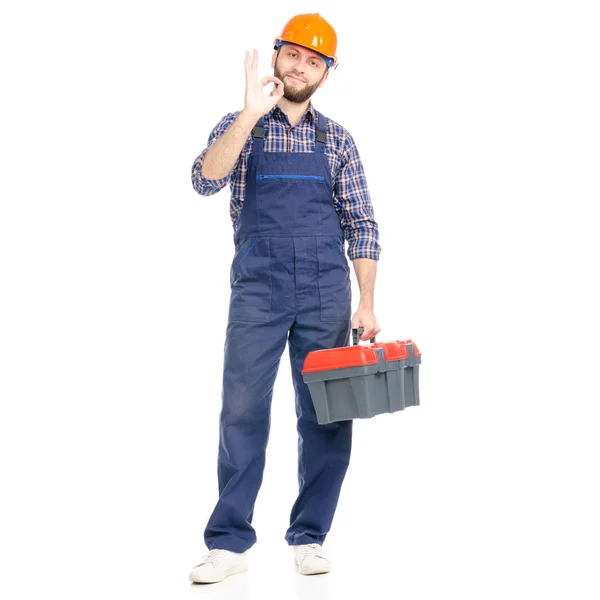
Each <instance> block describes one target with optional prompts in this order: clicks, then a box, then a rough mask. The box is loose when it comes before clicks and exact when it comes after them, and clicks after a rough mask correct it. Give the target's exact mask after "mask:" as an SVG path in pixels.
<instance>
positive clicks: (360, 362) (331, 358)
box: [302, 344, 408, 373]
mask: <svg viewBox="0 0 600 600" xmlns="http://www.w3.org/2000/svg"><path fill="white" fill-rule="evenodd" d="M376 346H378V344H364V345H362V344H360V345H358V346H343V347H342V348H330V349H327V350H313V351H312V352H309V353H308V354H307V355H306V359H305V360H304V368H303V369H302V372H303V373H314V372H315V371H331V370H333V369H345V368H347V367H364V366H365V365H376V364H377V363H378V358H377V352H376V351H375V347H376ZM407 356H408V355H407Z"/></svg>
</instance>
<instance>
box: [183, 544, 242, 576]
mask: <svg viewBox="0 0 600 600" xmlns="http://www.w3.org/2000/svg"><path fill="white" fill-rule="evenodd" d="M247 570H248V558H247V556H246V553H245V552H244V553H242V554H240V553H238V552H231V551H230V550H217V549H215V550H211V551H210V552H209V553H208V554H207V555H206V556H204V557H203V558H202V560H201V561H200V564H199V565H196V566H195V567H194V568H193V569H192V572H191V573H190V581H193V582H194V583H216V582H217V581H223V579H225V577H229V575H235V574H236V573H243V572H244V571H247Z"/></svg>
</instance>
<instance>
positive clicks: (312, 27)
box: [275, 13, 338, 69]
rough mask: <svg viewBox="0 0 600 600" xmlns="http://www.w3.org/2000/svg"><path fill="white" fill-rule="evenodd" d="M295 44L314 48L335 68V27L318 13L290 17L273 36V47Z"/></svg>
mask: <svg viewBox="0 0 600 600" xmlns="http://www.w3.org/2000/svg"><path fill="white" fill-rule="evenodd" d="M286 42H287V43H288V44H296V45H297V46H302V47H304V48H308V49H309V50H314V51H315V52H317V54H320V55H321V56H323V58H324V59H325V62H326V63H327V64H328V65H329V66H330V67H332V68H334V69H335V67H336V66H337V62H338V60H337V56H336V55H335V50H336V48H337V35H336V33H335V29H334V28H333V27H332V26H331V25H330V24H329V23H328V22H327V21H326V20H325V19H324V18H323V17H322V16H321V15H320V14H319V13H308V14H305V15H296V16H295V17H292V18H291V19H290V20H289V21H288V22H287V23H286V24H285V25H284V27H283V30H282V31H281V35H280V36H279V37H276V38H275V48H278V47H279V46H281V45H283V44H285V43H286Z"/></svg>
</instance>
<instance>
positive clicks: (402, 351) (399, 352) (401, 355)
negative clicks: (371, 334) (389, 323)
mask: <svg viewBox="0 0 600 600" xmlns="http://www.w3.org/2000/svg"><path fill="white" fill-rule="evenodd" d="M373 346H375V347H376V348H383V354H384V355H385V360H386V361H388V360H405V359H407V358H408V357H409V354H408V350H407V349H406V342H400V341H398V340H396V341H394V342H377V343H375V344H373Z"/></svg>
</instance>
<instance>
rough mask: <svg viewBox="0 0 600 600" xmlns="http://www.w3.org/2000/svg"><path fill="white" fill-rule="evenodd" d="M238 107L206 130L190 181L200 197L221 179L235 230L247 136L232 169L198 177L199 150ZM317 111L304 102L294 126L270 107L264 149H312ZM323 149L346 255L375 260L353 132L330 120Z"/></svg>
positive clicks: (375, 238)
mask: <svg viewBox="0 0 600 600" xmlns="http://www.w3.org/2000/svg"><path fill="white" fill-rule="evenodd" d="M238 114H239V111H238V112H233V113H229V114H227V115H225V116H224V117H223V118H222V119H221V120H220V121H219V123H218V124H217V126H216V127H215V128H214V129H213V131H212V132H211V134H210V136H209V138H208V146H207V148H205V149H204V150H203V151H202V153H201V154H200V156H198V158H196V160H195V161H194V164H193V166H192V184H193V186H194V189H195V190H196V191H197V192H198V193H199V194H202V195H203V196H210V195H212V194H216V193H217V192H218V191H219V190H221V189H223V187H225V185H226V184H229V185H230V187H231V201H230V205H229V212H230V215H231V220H232V222H233V227H234V230H235V227H236V222H237V218H238V216H239V214H240V211H241V210H242V204H243V202H244V197H245V193H246V173H247V170H248V156H249V154H250V153H251V152H252V145H253V140H252V136H251V135H250V136H248V139H247V141H246V144H245V145H244V147H243V148H242V151H241V153H240V155H239V157H238V159H237V162H236V164H235V165H234V167H233V169H232V170H231V173H229V175H228V176H226V177H224V178H223V179H206V178H205V177H203V176H202V161H203V160H204V155H205V154H206V152H207V151H208V148H210V146H211V144H213V143H214V142H215V141H216V140H217V139H218V138H219V137H221V135H223V133H224V132H225V131H226V130H227V129H228V128H229V127H230V126H231V124H232V123H233V122H234V121H235V119H236V117H237V116H238ZM315 117H316V115H315V113H314V109H313V106H312V102H311V103H309V106H308V109H307V111H306V112H305V113H304V115H303V117H302V119H301V120H300V122H299V123H298V125H296V126H295V127H291V125H290V122H289V120H288V118H287V115H286V114H285V113H283V112H282V111H281V109H280V108H279V107H278V106H275V107H274V108H273V109H272V110H271V111H270V112H269V113H268V114H267V115H265V127H267V128H268V134H267V136H266V137H265V143H264V151H265V152H314V149H315V126H314V119H315ZM325 154H326V156H327V158H328V160H329V164H330V167H331V180H332V182H333V205H334V208H335V210H336V212H337V214H338V216H339V218H340V224H341V226H342V230H343V232H344V237H345V238H346V240H347V241H348V258H350V259H351V260H353V259H355V258H372V259H374V260H379V254H380V252H381V246H380V245H379V230H378V228H377V223H376V222H375V220H374V214H373V207H372V205H371V198H370V196H369V191H368V189H367V180H366V178H365V174H364V171H363V166H362V162H361V160H360V157H359V155H358V150H357V149H356V145H355V143H354V140H353V139H352V136H351V135H350V134H349V133H348V132H347V131H346V130H345V129H344V128H343V127H341V126H340V125H338V124H337V123H335V122H334V121H332V120H329V125H328V130H327V144H326V147H325Z"/></svg>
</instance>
